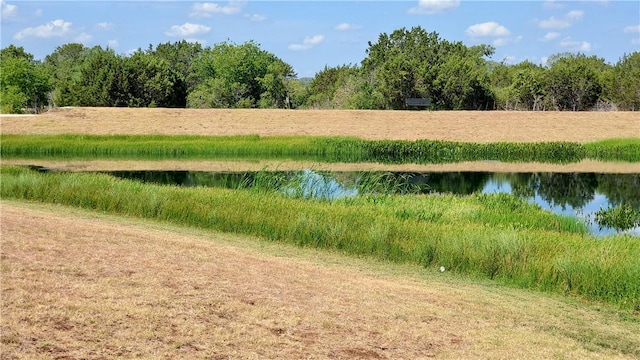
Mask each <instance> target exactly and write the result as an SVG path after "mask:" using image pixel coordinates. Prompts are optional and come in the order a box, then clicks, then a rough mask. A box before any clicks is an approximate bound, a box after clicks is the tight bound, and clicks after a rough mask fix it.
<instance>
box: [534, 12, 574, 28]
mask: <svg viewBox="0 0 640 360" xmlns="http://www.w3.org/2000/svg"><path fill="white" fill-rule="evenodd" d="M583 16H584V11H582V10H571V11H569V12H568V13H567V14H566V15H565V16H563V17H562V18H557V17H555V16H552V17H550V18H548V19H546V20H539V21H538V26H540V27H541V28H542V29H566V28H568V27H569V26H571V25H573V23H574V22H576V21H578V20H581V19H582V17H583Z"/></svg>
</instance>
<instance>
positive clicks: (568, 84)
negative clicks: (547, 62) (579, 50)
mask: <svg viewBox="0 0 640 360" xmlns="http://www.w3.org/2000/svg"><path fill="white" fill-rule="evenodd" d="M605 68H606V64H605V63H604V60H603V59H599V58H597V57H595V56H591V57H587V56H585V55H582V54H578V55H571V54H569V55H562V56H559V57H556V58H553V60H552V61H551V67H550V68H549V71H548V77H547V89H546V91H547V96H548V101H549V102H550V104H551V105H552V106H553V107H554V108H555V109H557V110H572V111H581V110H589V109H591V108H592V107H593V106H594V105H595V104H596V102H597V101H598V99H599V97H600V94H601V92H602V84H601V79H600V74H601V72H602V71H603V70H604V69H605Z"/></svg>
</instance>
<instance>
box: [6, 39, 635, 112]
mask: <svg viewBox="0 0 640 360" xmlns="http://www.w3.org/2000/svg"><path fill="white" fill-rule="evenodd" d="M494 51H495V49H494V48H493V47H491V46H488V45H476V46H466V45H464V44H463V43H462V42H449V41H447V40H445V39H442V38H440V36H439V35H438V33H436V32H427V31H425V30H424V29H422V28H421V27H414V28H411V29H406V28H402V29H398V30H395V31H393V32H392V33H390V34H387V33H382V34H380V35H379V37H378V40H377V41H376V42H369V43H368V49H367V51H366V57H365V58H364V59H363V60H362V62H361V64H357V65H351V64H349V65H346V64H345V65H341V66H336V67H328V66H326V67H325V68H324V69H323V70H322V71H320V72H318V73H317V74H316V75H315V76H314V77H313V78H311V79H309V78H303V79H298V78H297V76H296V73H295V72H294V70H293V67H292V66H291V65H289V64H287V63H286V62H284V61H283V60H282V59H280V58H279V57H277V56H276V55H274V54H272V53H270V52H268V51H265V50H263V49H261V48H260V45H259V44H257V43H255V42H253V41H249V42H246V43H244V44H235V43H232V42H222V43H219V44H215V45H213V46H212V47H202V45H200V44H198V43H189V42H187V41H179V42H174V43H163V44H159V45H157V46H155V47H153V46H151V45H150V46H149V47H148V48H147V49H145V50H143V49H138V50H137V51H135V52H134V53H133V54H130V55H119V54H116V53H115V52H114V51H113V50H112V49H109V48H106V49H103V48H102V47H100V46H95V47H91V48H90V47H86V46H84V45H82V44H76V43H71V44H65V45H62V46H59V47H58V48H56V49H55V51H54V52H53V53H51V54H49V55H47V56H46V57H45V59H44V60H35V59H34V56H33V55H32V54H29V53H27V52H26V51H25V50H24V49H23V48H22V47H16V46H14V45H9V46H8V47H6V48H3V49H2V50H0V105H1V107H2V112H3V113H19V112H24V111H33V112H37V111H40V110H41V109H43V108H47V107H51V106H53V107H61V106H120V107H176V108H184V107H190V108H327V109H405V108H407V105H406V102H405V100H406V99H407V98H426V99H429V100H430V104H431V105H430V106H429V107H430V109H433V110H462V109H464V110H498V109H506V110H570V111H582V110H593V109H604V110H639V109H640V52H634V53H632V54H628V55H627V54H625V55H623V56H622V57H621V58H620V59H619V61H618V62H617V63H616V64H609V63H606V62H605V61H604V59H602V58H598V57H597V56H595V55H594V56H586V55H584V54H571V53H562V54H556V55H553V56H552V57H550V58H549V60H548V61H547V64H546V65H544V66H543V65H537V64H533V63H531V62H528V61H524V62H521V63H518V64H515V65H510V64H507V63H505V62H495V61H491V60H489V58H490V57H491V56H492V55H493V54H494Z"/></svg>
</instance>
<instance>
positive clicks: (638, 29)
mask: <svg viewBox="0 0 640 360" xmlns="http://www.w3.org/2000/svg"><path fill="white" fill-rule="evenodd" d="M624 32H625V34H633V33H640V25H630V26H627V27H626V28H624Z"/></svg>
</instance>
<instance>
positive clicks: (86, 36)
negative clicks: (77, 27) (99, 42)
mask: <svg viewBox="0 0 640 360" xmlns="http://www.w3.org/2000/svg"><path fill="white" fill-rule="evenodd" d="M91 40H93V36H91V35H89V34H87V33H81V34H80V35H78V36H76V37H75V38H74V39H73V41H74V42H77V43H81V44H86V43H88V42H90V41H91Z"/></svg>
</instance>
